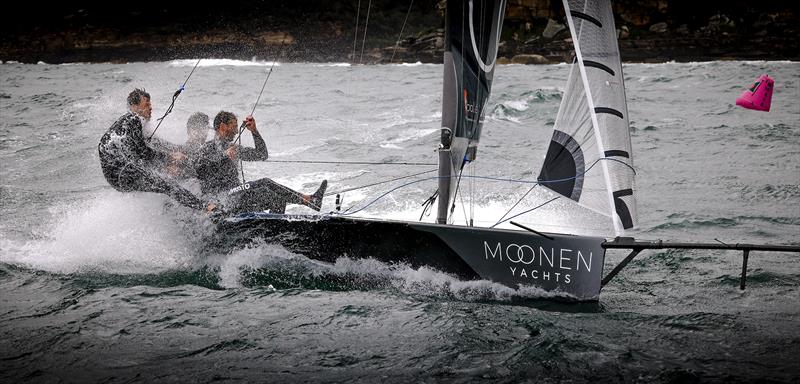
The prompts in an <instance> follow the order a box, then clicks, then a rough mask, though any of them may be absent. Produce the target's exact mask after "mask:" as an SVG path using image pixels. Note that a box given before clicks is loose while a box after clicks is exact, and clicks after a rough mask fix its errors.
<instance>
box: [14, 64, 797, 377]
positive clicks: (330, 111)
mask: <svg viewBox="0 0 800 384" xmlns="http://www.w3.org/2000/svg"><path fill="white" fill-rule="evenodd" d="M193 64H194V62H193V61H191V62H171V63H134V64H126V65H112V64H76V65H44V64H42V65H22V64H15V63H5V64H2V65H0V117H2V118H1V119H0V162H1V164H2V167H0V210H2V219H0V249H1V251H0V292H1V294H0V381H3V382H17V381H20V380H24V381H49V382H58V381H67V382H71V381H82V380H84V379H90V380H93V381H101V380H102V381H106V382H129V381H154V380H158V381H175V382H186V381H191V382H206V381H213V380H222V381H276V382H285V381H324V382H340V381H341V382H349V381H364V382H376V381H389V382H409V381H423V382H429V381H431V382H433V381H448V382H449V381H453V382H492V383H495V382H520V381H523V382H526V381H527V382H540V381H544V382H548V381H549V382H556V381H573V382H596V381H600V382H616V381H625V382H693V381H702V382H723V381H724V382H739V381H756V380H758V381H760V380H771V381H774V382H797V381H798V380H800V365H798V363H797V356H798V355H800V290H799V289H798V285H799V284H800V265H798V261H799V259H798V256H797V255H792V254H781V253H753V254H752V255H751V260H750V273H749V276H750V278H749V280H748V289H747V290H746V291H740V290H739V289H738V274H739V271H740V268H741V256H740V255H739V254H738V253H733V252H721V251H719V252H717V251H673V250H665V251H646V252H645V253H643V254H642V255H640V256H639V257H638V258H637V259H636V260H634V261H633V262H632V263H631V264H630V266H629V267H628V268H627V269H626V270H625V271H623V273H622V274H621V275H619V276H618V277H617V278H616V279H615V280H614V281H613V282H612V283H611V284H610V285H609V286H607V287H606V288H605V289H604V290H603V293H602V295H601V299H600V302H599V303H597V304H554V303H550V302H547V301H544V300H541V299H540V298H539V297H538V296H537V293H536V292H514V291H511V290H509V289H507V288H505V287H502V286H498V285H495V284H491V283H489V282H485V281H483V282H463V281H457V280H454V279H452V278H450V277H448V276H446V275H443V274H441V273H437V272H436V271H432V270H427V269H420V270H413V269H410V268H407V267H403V266H388V265H384V264H380V263H377V262H374V261H369V260H367V261H355V260H347V259H342V260H339V262H337V263H336V264H335V265H333V266H330V265H323V264H319V263H316V262H313V261H310V260H308V259H306V258H304V257H303V256H301V255H296V254H292V253H290V252H288V251H287V250H285V249H282V248H281V247H278V246H274V245H270V244H266V243H260V244H258V245H256V246H253V247H250V248H247V249H242V250H238V251H235V252H233V253H230V254H219V253H217V252H214V250H213V249H205V248H204V247H203V244H202V242H200V241H198V239H200V238H202V236H203V235H204V234H206V233H208V231H210V224H209V223H208V222H207V221H206V220H203V218H202V217H200V216H198V215H197V214H195V213H193V212H188V211H186V210H184V209H183V208H181V207H178V206H175V205H174V204H170V203H169V202H168V201H167V199H166V198H165V197H163V196H159V195H153V194H140V193H134V194H126V195H123V194H120V193H118V192H116V191H114V190H113V189H112V188H110V187H109V186H108V185H107V184H106V183H105V181H104V179H103V177H102V174H101V172H100V168H99V161H98V158H97V153H96V145H97V142H98V140H99V138H100V136H101V135H102V133H103V132H104V131H105V129H106V128H107V127H108V126H109V125H110V124H111V123H112V122H113V121H114V119H115V118H116V117H118V116H119V115H121V114H122V113H124V111H125V108H124V99H125V96H126V95H127V93H128V92H130V90H131V89H132V88H133V87H146V88H147V90H148V91H150V93H151V94H152V95H153V103H154V108H155V109H154V111H153V115H154V116H160V115H161V114H163V112H164V110H165V107H166V106H167V103H168V102H169V97H170V95H171V93H172V92H173V91H174V89H175V88H176V87H177V85H178V84H180V83H181V82H182V81H183V80H184V79H185V76H186V75H187V74H188V72H189V70H190V69H191V66H192V65H193ZM206 64H209V65H203V66H201V67H200V68H199V69H198V70H197V71H196V72H195V74H194V75H193V77H192V79H191V80H190V82H189V84H188V87H187V91H186V92H185V93H184V94H183V95H182V96H181V98H180V99H179V100H178V103H177V105H176V107H175V111H174V113H173V114H172V115H170V117H168V118H167V120H166V122H165V124H164V126H162V127H161V128H160V129H159V135H161V136H162V137H165V138H166V139H168V140H171V141H175V142H181V141H183V140H184V139H185V134H184V133H183V131H182V129H181V127H182V126H183V123H184V122H185V119H186V118H187V117H188V115H189V114H191V113H192V112H194V111H196V110H200V111H204V112H206V113H208V114H210V115H212V116H213V114H214V113H216V112H217V111H219V110H220V109H225V110H230V111H233V112H235V113H237V114H238V115H240V116H242V115H245V114H246V113H248V112H249V111H250V109H251V108H252V103H253V102H254V101H255V97H256V95H257V93H258V90H259V89H260V85H261V82H262V81H263V76H264V74H265V72H266V70H267V69H268V68H269V67H268V64H269V63H245V62H221V61H216V62H206ZM624 70H625V73H626V86H627V95H628V99H629V110H630V116H631V117H630V118H631V129H632V134H633V147H634V152H635V165H636V170H637V174H638V176H637V177H638V178H637V185H638V188H639V209H638V210H639V212H640V219H641V220H640V223H641V228H640V229H639V230H637V231H635V232H633V233H632V235H634V236H636V237H638V238H643V239H657V238H661V239H665V240H685V241H714V240H713V239H715V238H716V239H719V240H721V241H725V242H730V243H734V242H750V243H778V244H797V243H798V239H799V238H800V106H798V101H797V100H800V65H799V64H798V63H790V62H711V63H689V64H676V63H667V64H630V65H626V66H625V67H624ZM567 71H568V68H567V67H566V66H564V65H552V66H500V67H499V68H498V70H497V72H496V76H495V77H496V80H495V84H494V92H493V96H492V98H491V99H490V104H491V107H490V108H491V111H492V112H491V114H490V116H489V118H488V119H487V122H486V128H485V130H484V137H483V138H482V142H481V147H480V149H479V161H478V163H477V166H476V167H477V169H476V170H475V174H476V175H485V176H495V177H504V178H512V179H531V178H533V177H535V175H536V174H538V167H539V163H540V162H541V160H542V159H543V157H544V152H545V150H546V143H547V140H548V139H549V136H550V134H551V131H550V130H551V129H552V125H553V122H554V120H555V113H556V111H557V109H558V104H559V102H560V99H561V92H562V89H563V88H562V87H563V84H564V82H565V80H566V76H567ZM441 73H442V69H441V66H438V65H415V66H401V65H393V66H364V67H348V66H341V65H323V64H282V65H280V66H277V67H276V68H275V72H274V73H273V74H272V77H271V78H270V80H269V83H268V85H267V92H266V93H265V95H264V97H263V98H262V102H261V105H260V106H259V107H258V109H257V110H256V113H255V117H256V119H257V120H258V122H259V127H260V130H261V131H262V133H263V134H265V137H266V138H267V143H268V146H269V148H270V153H271V158H272V159H275V160H326V161H327V160H344V161H374V162H385V161H408V162H430V163H435V157H434V156H435V152H434V148H435V146H436V142H437V140H438V126H439V120H440V117H441V114H440V112H439V109H440V103H441V97H440V93H441V80H440V77H441ZM762 73H769V74H770V75H771V76H772V77H773V78H775V80H776V90H775V95H774V98H773V106H772V111H771V112H769V113H760V112H754V111H749V110H744V109H741V108H738V107H736V106H735V105H734V100H735V98H736V97H737V96H738V95H739V93H740V92H741V91H742V90H743V88H744V87H745V86H749V85H750V83H751V82H752V81H753V79H755V78H756V77H757V76H758V75H760V74H762ZM247 140H249V137H247V138H246V139H245V141H247ZM427 169H428V168H426V167H411V168H406V167H397V168H390V167H386V166H372V167H370V166H363V165H335V166H334V165H321V164H293V163H251V164H246V165H245V173H246V175H247V176H248V177H249V178H253V179H254V178H257V177H261V176H267V175H269V176H270V177H273V178H275V179H277V180H279V181H282V182H284V183H286V184H288V185H290V186H292V187H294V188H298V189H301V190H304V191H311V190H313V189H314V188H315V187H316V185H317V183H318V182H319V180H320V179H322V178H327V179H328V180H329V181H330V187H329V190H331V191H336V190H341V189H345V188H349V187H353V186H358V185H363V184H369V183H372V182H375V181H380V180H385V179H388V178H392V177H399V176H402V175H406V174H410V173H415V172H421V171H425V170H427ZM433 184H434V182H433V181H430V182H422V183H418V184H414V185H412V186H410V187H408V188H404V189H401V190H398V191H397V192H395V193H393V194H391V195H389V196H388V197H387V198H385V199H382V200H379V201H378V202H376V203H375V204H373V205H371V206H370V207H369V208H367V209H366V210H365V211H363V215H365V216H378V215H379V216H382V217H392V218H403V219H416V218H417V217H418V216H419V214H420V204H421V203H422V202H423V201H424V200H425V199H426V198H427V197H428V196H429V195H430V193H432V192H433V190H434V189H435V186H434V185H433ZM390 186H391V185H380V186H376V187H372V188H369V189H366V190H361V191H354V192H348V193H346V194H345V195H344V197H345V205H346V206H349V205H350V204H354V203H357V204H362V205H363V204H364V203H366V202H368V201H370V200H371V199H372V198H374V197H376V196H378V195H380V194H381V193H382V192H384V191H386V190H387V189H388V188H389V187H390ZM527 189H528V188H527V187H526V186H525V185H518V184H502V183H490V182H486V181H483V182H482V181H476V182H475V186H474V191H475V193H474V194H473V195H474V196H473V198H472V199H471V202H472V205H473V212H474V217H475V220H476V222H478V223H479V224H481V225H490V224H492V223H493V222H494V221H495V220H497V219H498V218H499V217H500V216H502V214H503V213H505V210H506V209H508V208H509V207H511V206H512V205H513V204H514V203H515V202H516V201H517V199H518V198H519V197H520V196H522V194H523V193H524V192H525V191H526V190H527ZM537 197H541V196H536V195H535V194H534V196H532V197H530V199H529V200H526V201H525V202H524V203H522V204H520V206H519V207H518V208H517V211H522V210H524V209H525V208H526V207H532V206H535V205H536V204H537V202H536V199H537ZM466 205H467V207H466V208H465V209H463V210H462V213H461V215H462V216H461V218H460V219H457V222H458V221H463V217H464V214H465V212H466V215H467V216H468V215H469V211H468V210H469V205H470V203H469V200H468V202H467V204H466ZM324 209H325V210H330V209H332V201H326V205H325V208H324ZM290 210H291V211H295V212H306V211H304V208H301V207H294V208H291V209H290ZM517 211H515V212H517ZM564 214H565V212H563V206H559V205H557V204H552V205H551V206H548V207H545V208H543V209H541V210H538V211H535V213H534V214H532V215H529V216H525V217H520V220H519V221H521V222H524V223H528V224H530V225H532V226H534V227H536V228H540V229H545V230H558V229H559V228H562V227H561V225H564V224H565V222H566V221H568V220H567V219H563V217H566V216H564ZM559 218H561V219H559ZM426 220H430V218H427V219H426ZM585 230H586V231H587V232H592V231H594V230H597V228H588V227H587V228H585ZM623 256H624V254H621V253H612V254H609V256H608V258H607V270H608V268H609V267H610V265H613V264H616V262H618V261H619V260H620V259H621V258H622V257H623Z"/></svg>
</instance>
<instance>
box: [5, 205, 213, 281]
mask: <svg viewBox="0 0 800 384" xmlns="http://www.w3.org/2000/svg"><path fill="white" fill-rule="evenodd" d="M165 201H166V199H165V198H164V197H162V196H160V195H155V194H139V193H131V194H120V193H118V192H116V191H104V192H102V193H100V194H98V195H97V196H95V197H94V198H92V199H90V200H88V201H84V202H81V203H77V204H71V205H69V206H56V207H54V208H53V209H52V222H51V223H47V224H44V225H43V226H42V227H41V228H39V229H38V230H37V232H38V236H36V238H35V239H33V240H28V241H19V240H9V239H5V240H3V241H4V242H5V243H6V244H5V245H4V246H3V248H4V249H7V250H8V251H7V252H3V253H2V255H0V261H2V262H4V263H11V264H18V265H22V266H26V267H29V268H33V269H37V270H43V271H48V272H52V273H65V274H69V273H79V272H106V273H157V272H161V271H166V270H170V269H179V268H187V267H189V266H190V265H191V264H192V263H193V255H194V254H195V253H196V252H197V248H196V246H195V245H194V240H193V239H192V235H191V234H192V233H194V234H197V233H196V231H192V230H191V229H192V228H187V227H186V225H181V224H180V223H179V222H177V221H176V219H175V217H176V213H178V214H180V212H181V209H180V208H175V209H167V208H165V206H164V203H165ZM184 214H185V212H184ZM193 221H194V219H192V220H187V221H186V223H189V224H191V225H194V224H192V223H193ZM195 229H198V230H199V228H195ZM187 230H188V231H187Z"/></svg>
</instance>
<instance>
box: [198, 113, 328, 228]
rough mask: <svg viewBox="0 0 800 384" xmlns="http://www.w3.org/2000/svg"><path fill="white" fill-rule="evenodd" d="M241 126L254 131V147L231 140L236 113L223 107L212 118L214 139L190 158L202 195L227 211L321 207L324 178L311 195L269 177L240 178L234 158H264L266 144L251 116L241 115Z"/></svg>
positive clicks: (251, 159)
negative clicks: (212, 199) (295, 206)
mask: <svg viewBox="0 0 800 384" xmlns="http://www.w3.org/2000/svg"><path fill="white" fill-rule="evenodd" d="M244 126H245V127H246V128H247V130H248V131H250V133H251V134H252V135H253V141H254V142H255V148H250V147H245V146H239V145H237V144H236V143H234V138H235V137H236V134H237V132H238V127H239V125H238V122H237V119H236V115H234V114H233V113H230V112H225V111H222V112H220V113H218V114H217V116H216V117H215V118H214V132H215V137H214V140H211V141H208V142H206V143H205V144H204V145H203V146H202V147H201V148H200V150H199V151H198V152H197V157H196V158H195V159H190V160H191V162H192V166H193V168H194V171H195V174H196V175H197V178H198V180H199V181H200V190H201V191H202V193H203V196H208V197H213V198H215V199H218V200H217V201H219V202H220V203H221V204H222V205H223V207H224V208H223V210H224V211H226V212H229V213H236V212H248V211H267V210H268V211H270V212H272V213H283V212H284V211H285V210H286V204H300V205H305V206H308V207H310V208H311V209H313V210H315V211H319V210H320V209H321V208H322V197H323V194H324V193H325V188H327V186H328V181H327V180H323V181H322V184H321V185H320V186H319V189H317V191H316V192H314V194H313V195H305V194H302V193H300V192H297V191H294V190H292V189H290V188H288V187H286V186H284V185H281V184H278V183H276V182H275V181H273V180H270V179H268V178H263V179H259V180H255V181H250V182H247V183H244V184H242V183H240V182H239V174H238V168H237V166H236V162H237V161H238V160H240V159H241V160H243V161H264V160H267V157H268V152H267V144H266V143H265V142H264V139H263V138H262V137H261V134H260V133H259V132H258V129H257V128H256V121H255V119H254V118H253V116H247V117H246V118H245V119H244Z"/></svg>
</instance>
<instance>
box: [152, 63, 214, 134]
mask: <svg viewBox="0 0 800 384" xmlns="http://www.w3.org/2000/svg"><path fill="white" fill-rule="evenodd" d="M201 60H203V59H202V58H201V59H197V63H195V64H194V68H192V71H191V72H189V76H186V80H184V81H183V84H181V86H180V87H179V88H178V90H177V91H175V93H173V94H172V102H171V103H170V104H169V107H168V108H167V111H166V112H164V116H161V117H159V118H158V119H157V120H158V124H156V127H155V129H153V132H152V133H150V137H148V138H147V141H150V140H151V139H152V138H153V135H155V134H156V131H158V127H160V126H161V123H162V122H164V118H165V117H167V115H169V114H170V113H171V112H172V108H173V107H174V106H175V101H176V100H178V96H180V95H181V92H183V90H184V89H186V83H188V82H189V79H190V78H191V77H192V74H193V73H194V70H195V69H197V66H198V65H200V61H201Z"/></svg>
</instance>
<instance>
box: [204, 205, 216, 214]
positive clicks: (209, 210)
mask: <svg viewBox="0 0 800 384" xmlns="http://www.w3.org/2000/svg"><path fill="white" fill-rule="evenodd" d="M215 209H217V204H214V203H208V205H207V206H206V213H211V212H214V210H215Z"/></svg>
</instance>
